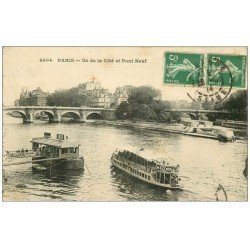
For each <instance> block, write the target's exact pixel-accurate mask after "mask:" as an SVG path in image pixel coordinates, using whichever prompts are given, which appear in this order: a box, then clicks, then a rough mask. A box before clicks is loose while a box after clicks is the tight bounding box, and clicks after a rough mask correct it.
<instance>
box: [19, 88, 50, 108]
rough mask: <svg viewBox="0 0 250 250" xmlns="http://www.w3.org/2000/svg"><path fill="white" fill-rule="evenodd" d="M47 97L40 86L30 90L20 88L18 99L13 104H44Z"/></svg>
mask: <svg viewBox="0 0 250 250" xmlns="http://www.w3.org/2000/svg"><path fill="white" fill-rule="evenodd" d="M47 97H48V94H47V93H45V92H43V91H42V89H41V88H40V87H38V88H36V89H34V90H32V91H28V90H27V89H22V92H21V94H20V99H19V100H18V102H17V101H16V103H15V104H18V105H16V106H46V105H47Z"/></svg>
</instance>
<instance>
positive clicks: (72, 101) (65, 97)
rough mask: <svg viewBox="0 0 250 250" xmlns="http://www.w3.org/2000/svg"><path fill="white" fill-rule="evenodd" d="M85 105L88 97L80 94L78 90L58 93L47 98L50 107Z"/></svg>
mask: <svg viewBox="0 0 250 250" xmlns="http://www.w3.org/2000/svg"><path fill="white" fill-rule="evenodd" d="M85 103H86V97H85V96H83V95H80V94H78V89H77V88H71V89H69V90H60V91H56V92H54V93H53V94H51V95H49V96H48V98H47V104H48V105H49V106H62V107H68V106H72V107H80V106H82V105H84V104H85Z"/></svg>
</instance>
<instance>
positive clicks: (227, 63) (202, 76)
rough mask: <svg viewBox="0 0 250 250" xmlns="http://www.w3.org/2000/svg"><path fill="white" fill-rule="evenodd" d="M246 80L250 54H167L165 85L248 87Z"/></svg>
mask: <svg viewBox="0 0 250 250" xmlns="http://www.w3.org/2000/svg"><path fill="white" fill-rule="evenodd" d="M205 57H207V63H206V64H205V63H204V61H205ZM245 81H246V56H242V55H219V54H207V55H204V54H189V53H175V52H166V53H165V71H164V83H165V84H176V85H193V86H194V85H196V86H200V85H207V86H224V87H236V88H244V87H245Z"/></svg>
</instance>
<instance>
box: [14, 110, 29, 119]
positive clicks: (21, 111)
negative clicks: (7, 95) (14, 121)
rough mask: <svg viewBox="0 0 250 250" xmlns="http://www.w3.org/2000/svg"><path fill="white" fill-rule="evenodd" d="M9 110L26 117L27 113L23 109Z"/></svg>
mask: <svg viewBox="0 0 250 250" xmlns="http://www.w3.org/2000/svg"><path fill="white" fill-rule="evenodd" d="M11 112H16V113H18V114H20V115H21V116H22V118H23V119H27V115H26V113H25V112H24V111H23V110H12V111H11Z"/></svg>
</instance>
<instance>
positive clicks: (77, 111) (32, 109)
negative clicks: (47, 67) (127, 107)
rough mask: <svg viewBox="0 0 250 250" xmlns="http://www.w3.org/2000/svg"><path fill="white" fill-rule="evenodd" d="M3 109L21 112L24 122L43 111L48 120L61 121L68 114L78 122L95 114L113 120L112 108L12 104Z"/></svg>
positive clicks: (30, 120)
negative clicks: (12, 105)
mask: <svg viewBox="0 0 250 250" xmlns="http://www.w3.org/2000/svg"><path fill="white" fill-rule="evenodd" d="M3 110H4V111H10V112H17V113H19V114H21V116H22V118H23V122H24V123H32V122H33V120H34V117H35V116H36V115H37V114H39V113H41V112H43V113H45V114H46V115H48V117H49V122H61V118H62V116H64V115H66V114H70V115H71V117H72V118H73V119H74V120H76V121H79V122H86V120H87V118H89V117H91V116H93V115H94V116H95V117H97V118H99V119H104V120H113V119H114V111H115V110H114V109H110V108H109V109H108V108H92V107H50V106H14V107H3Z"/></svg>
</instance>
